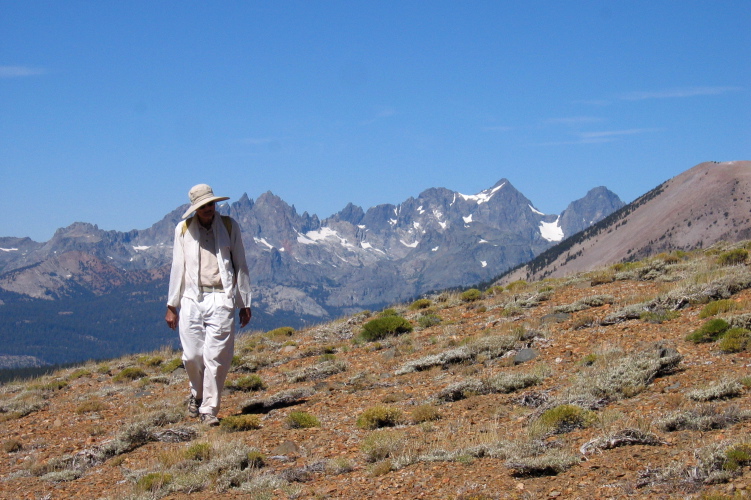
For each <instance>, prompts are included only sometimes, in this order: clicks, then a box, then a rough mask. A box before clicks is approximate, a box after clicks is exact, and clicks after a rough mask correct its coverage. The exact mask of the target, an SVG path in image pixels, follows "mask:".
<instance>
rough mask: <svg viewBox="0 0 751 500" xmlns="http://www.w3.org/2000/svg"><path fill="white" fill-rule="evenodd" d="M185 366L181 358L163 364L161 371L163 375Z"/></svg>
mask: <svg viewBox="0 0 751 500" xmlns="http://www.w3.org/2000/svg"><path fill="white" fill-rule="evenodd" d="M182 366H183V360H182V359H180V358H175V359H171V360H169V361H168V362H166V363H164V364H162V367H161V368H160V370H161V371H162V373H172V372H174V371H175V370H177V369H178V368H181V367H182Z"/></svg>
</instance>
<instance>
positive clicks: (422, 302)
mask: <svg viewBox="0 0 751 500" xmlns="http://www.w3.org/2000/svg"><path fill="white" fill-rule="evenodd" d="M431 304H432V302H431V301H430V299H417V300H416V301H414V302H412V303H411V304H410V305H409V310H410V311H417V310H418V309H427V308H428V307H430V305H431Z"/></svg>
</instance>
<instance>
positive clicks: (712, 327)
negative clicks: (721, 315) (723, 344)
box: [686, 319, 730, 344]
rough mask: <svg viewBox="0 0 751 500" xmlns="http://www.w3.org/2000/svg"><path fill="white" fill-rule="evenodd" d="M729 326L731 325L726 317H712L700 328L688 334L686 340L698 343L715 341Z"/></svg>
mask: <svg viewBox="0 0 751 500" xmlns="http://www.w3.org/2000/svg"><path fill="white" fill-rule="evenodd" d="M729 328H730V325H729V324H728V322H727V321H725V320H724V319H710V320H709V321H707V322H706V323H704V324H703V325H701V326H700V327H699V328H698V329H696V330H694V331H693V332H691V333H689V334H688V335H686V340H688V341H690V342H694V343H696V344H700V343H703V342H714V341H715V340H717V339H718V338H720V335H722V334H723V333H725V332H726V331H727V330H728V329H729Z"/></svg>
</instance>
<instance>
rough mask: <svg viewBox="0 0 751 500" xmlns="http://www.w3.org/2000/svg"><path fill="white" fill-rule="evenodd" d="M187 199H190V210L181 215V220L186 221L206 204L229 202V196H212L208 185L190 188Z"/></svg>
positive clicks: (212, 192) (212, 193)
mask: <svg viewBox="0 0 751 500" xmlns="http://www.w3.org/2000/svg"><path fill="white" fill-rule="evenodd" d="M188 198H189V199H190V208H189V209H188V210H187V211H186V212H185V213H184V214H183V219H186V218H187V217H188V216H190V214H192V213H193V212H195V211H196V210H197V209H199V208H201V207H202V206H204V205H205V204H207V203H211V202H212V201H224V200H229V196H214V191H213V190H212V189H211V186H209V185H208V184H197V185H195V186H193V187H192V188H190V191H188Z"/></svg>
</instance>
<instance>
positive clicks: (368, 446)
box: [361, 430, 405, 469]
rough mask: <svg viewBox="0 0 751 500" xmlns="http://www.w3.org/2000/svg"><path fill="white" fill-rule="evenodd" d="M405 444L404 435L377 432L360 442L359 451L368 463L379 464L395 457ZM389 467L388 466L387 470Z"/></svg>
mask: <svg viewBox="0 0 751 500" xmlns="http://www.w3.org/2000/svg"><path fill="white" fill-rule="evenodd" d="M404 443H405V436H404V433H403V432H401V431H397V430H377V431H374V432H371V433H370V434H368V435H367V436H366V437H365V439H364V440H363V442H362V445H361V450H362V452H363V454H364V455H365V460H366V461H368V462H380V461H381V460H384V459H386V458H388V457H393V456H395V455H397V454H398V453H399V452H400V451H401V450H402V449H403V448H404ZM390 468H391V467H390V466H389V469H390Z"/></svg>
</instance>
